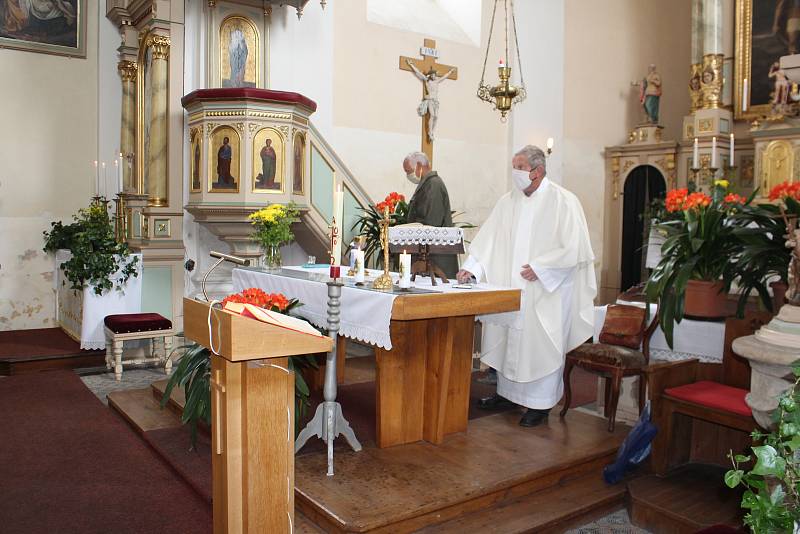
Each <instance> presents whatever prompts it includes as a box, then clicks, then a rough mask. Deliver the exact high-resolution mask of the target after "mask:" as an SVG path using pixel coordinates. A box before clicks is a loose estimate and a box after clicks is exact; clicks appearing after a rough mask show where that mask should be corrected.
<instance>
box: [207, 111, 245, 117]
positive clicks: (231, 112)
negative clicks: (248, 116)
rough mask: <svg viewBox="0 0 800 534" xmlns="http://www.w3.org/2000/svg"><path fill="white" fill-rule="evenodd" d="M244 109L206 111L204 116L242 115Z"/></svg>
mask: <svg viewBox="0 0 800 534" xmlns="http://www.w3.org/2000/svg"><path fill="white" fill-rule="evenodd" d="M244 116H245V112H244V111H206V117H244Z"/></svg>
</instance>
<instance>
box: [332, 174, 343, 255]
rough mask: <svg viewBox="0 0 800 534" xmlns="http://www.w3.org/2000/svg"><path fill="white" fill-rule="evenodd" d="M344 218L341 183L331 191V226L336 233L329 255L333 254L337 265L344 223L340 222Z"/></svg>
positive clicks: (340, 252) (340, 251)
mask: <svg viewBox="0 0 800 534" xmlns="http://www.w3.org/2000/svg"><path fill="white" fill-rule="evenodd" d="M343 219H344V191H343V190H342V184H338V185H337V186H336V191H334V193H333V222H332V226H334V227H335V228H334V229H333V230H332V231H335V232H337V233H338V235H337V238H336V242H335V243H334V245H333V250H332V251H331V255H332V256H333V260H334V263H333V264H334V265H339V262H340V261H342V238H343V237H344V232H343V229H344V225H343V224H342V222H343Z"/></svg>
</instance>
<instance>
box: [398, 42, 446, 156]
mask: <svg viewBox="0 0 800 534" xmlns="http://www.w3.org/2000/svg"><path fill="white" fill-rule="evenodd" d="M419 54H420V55H421V56H422V59H418V58H411V57H406V56H400V70H405V71H408V72H413V69H412V68H411V67H410V66H409V65H408V63H409V62H411V63H412V64H413V65H414V66H415V67H416V68H417V69H418V70H419V71H420V72H422V73H423V74H429V73H431V72H435V73H436V76H439V77H443V76H445V75H446V74H447V73H448V72H449V73H450V74H449V76H447V79H449V80H457V79H458V69H457V68H456V67H451V66H450V65H442V64H440V63H436V58H437V57H439V52H438V51H437V50H436V41H434V40H433V39H425V40H424V43H423V46H422V48H420V49H419ZM426 96H428V95H427V92H426V89H425V84H424V83H423V84H422V98H423V99H424V98H425V97H426ZM429 115H430V112H428V114H426V115H425V116H424V117H422V152H424V153H425V155H426V156H428V159H429V160H430V161H431V164H433V141H431V139H430V136H429V132H428V118H429Z"/></svg>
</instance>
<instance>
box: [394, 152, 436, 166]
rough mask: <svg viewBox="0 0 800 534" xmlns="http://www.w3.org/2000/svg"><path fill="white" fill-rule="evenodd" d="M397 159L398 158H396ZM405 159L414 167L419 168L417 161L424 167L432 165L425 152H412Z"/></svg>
mask: <svg viewBox="0 0 800 534" xmlns="http://www.w3.org/2000/svg"><path fill="white" fill-rule="evenodd" d="M395 161H396V160H395ZM403 161H407V162H408V164H409V165H411V168H412V169H416V168H417V163H419V164H420V165H422V166H423V167H430V165H431V162H430V160H429V159H428V156H426V155H425V154H424V153H423V152H412V153H411V154H409V155H408V156H406V158H405V159H404V160H403Z"/></svg>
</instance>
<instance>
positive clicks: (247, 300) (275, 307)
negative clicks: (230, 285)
mask: <svg viewBox="0 0 800 534" xmlns="http://www.w3.org/2000/svg"><path fill="white" fill-rule="evenodd" d="M228 302H238V303H241V304H253V305H255V306H258V307H259V308H265V309H267V310H270V311H275V312H280V313H286V312H288V311H289V310H291V309H292V308H294V307H296V306H298V305H299V304H300V303H299V301H298V300H297V299H291V300H289V299H288V298H286V296H285V295H283V294H282V293H266V292H265V291H263V290H261V289H258V288H256V287H251V288H249V289H245V290H243V291H242V292H241V293H234V294H233V295H228V296H227V297H225V299H224V300H223V301H222V305H223V306H225V304H226V303H228Z"/></svg>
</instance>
